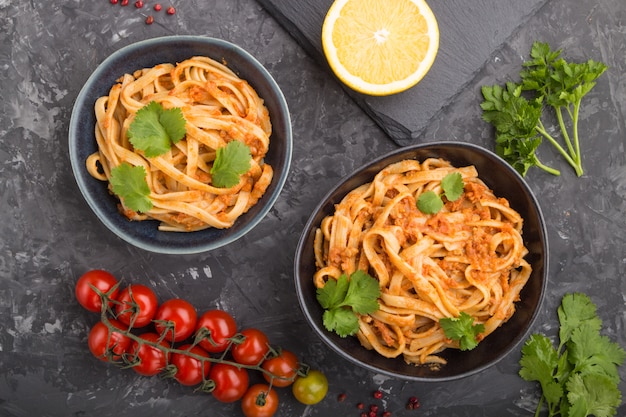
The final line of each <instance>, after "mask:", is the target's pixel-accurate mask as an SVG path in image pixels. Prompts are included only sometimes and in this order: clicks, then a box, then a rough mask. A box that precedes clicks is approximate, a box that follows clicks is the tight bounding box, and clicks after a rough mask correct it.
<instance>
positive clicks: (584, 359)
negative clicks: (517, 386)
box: [519, 293, 626, 417]
mask: <svg viewBox="0 0 626 417" xmlns="http://www.w3.org/2000/svg"><path fill="white" fill-rule="evenodd" d="M558 317H559V323H560V327H559V344H558V347H556V348H555V347H554V345H553V343H552V342H551V340H550V339H549V338H547V337H546V336H544V335H542V334H533V335H532V336H531V337H530V338H529V339H528V340H527V341H526V343H525V345H524V347H523V348H522V357H521V359H520V365H521V369H520V372H519V374H520V376H521V377H522V378H523V379H524V380H526V381H537V382H539V384H540V386H541V390H542V396H541V400H540V401H539V404H538V405H537V411H536V413H535V415H539V413H540V411H541V409H542V408H543V405H544V403H545V404H546V406H547V410H548V417H554V416H560V417H585V416H590V415H593V416H596V417H610V416H614V415H615V413H616V408H617V407H619V405H620V403H621V392H620V390H619V388H618V384H619V381H620V377H619V374H618V370H617V367H618V366H620V365H621V364H622V363H623V362H624V358H625V357H626V352H624V349H622V348H621V347H620V346H619V345H618V344H616V343H614V342H611V341H610V340H609V338H607V337H605V336H602V335H600V329H601V327H602V320H601V319H600V318H599V317H598V315H597V313H596V306H595V304H593V302H592V301H591V300H590V299H589V297H588V296H586V295H584V294H581V293H574V294H567V295H565V296H564V297H563V299H562V301H561V305H560V307H559V308H558Z"/></svg>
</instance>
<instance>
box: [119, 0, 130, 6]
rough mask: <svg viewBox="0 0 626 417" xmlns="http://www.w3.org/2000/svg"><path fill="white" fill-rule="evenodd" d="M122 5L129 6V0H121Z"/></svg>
mask: <svg viewBox="0 0 626 417" xmlns="http://www.w3.org/2000/svg"><path fill="white" fill-rule="evenodd" d="M120 5H122V6H128V0H122V1H121V2H120Z"/></svg>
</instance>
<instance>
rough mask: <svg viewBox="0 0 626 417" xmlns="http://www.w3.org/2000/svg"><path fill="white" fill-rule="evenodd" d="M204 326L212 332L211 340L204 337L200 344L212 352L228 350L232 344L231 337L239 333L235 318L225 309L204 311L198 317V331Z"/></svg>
mask: <svg viewBox="0 0 626 417" xmlns="http://www.w3.org/2000/svg"><path fill="white" fill-rule="evenodd" d="M202 328H204V329H205V330H207V331H208V332H210V336H211V340H209V339H202V340H201V341H200V343H199V344H200V346H202V348H203V349H204V350H206V351H207V352H211V353H219V352H223V351H224V350H226V348H227V347H228V345H229V344H230V340H229V339H230V338H231V337H233V336H234V335H235V333H237V323H236V322H235V319H234V318H233V316H231V315H230V314H228V313H227V312H225V311H223V310H209V311H206V312H205V313H203V314H202V315H201V316H200V317H199V318H198V323H197V324H196V333H198V331H200V329H202ZM212 342H213V343H212Z"/></svg>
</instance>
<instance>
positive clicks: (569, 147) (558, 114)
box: [554, 106, 576, 159]
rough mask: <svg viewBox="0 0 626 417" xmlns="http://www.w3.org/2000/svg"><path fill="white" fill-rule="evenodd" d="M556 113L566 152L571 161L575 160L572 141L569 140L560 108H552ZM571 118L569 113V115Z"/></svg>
mask: <svg viewBox="0 0 626 417" xmlns="http://www.w3.org/2000/svg"><path fill="white" fill-rule="evenodd" d="M554 110H555V111H556V118H557V119H558V120H559V126H560V127H561V134H562V135H563V139H564V140H565V144H566V145H567V150H568V151H569V154H570V156H571V157H572V159H574V158H576V152H575V151H574V147H573V146H572V141H571V140H570V138H569V133H568V132H567V127H566V126H565V122H564V121H563V111H562V106H558V107H554ZM568 113H569V108H568ZM570 116H571V113H570Z"/></svg>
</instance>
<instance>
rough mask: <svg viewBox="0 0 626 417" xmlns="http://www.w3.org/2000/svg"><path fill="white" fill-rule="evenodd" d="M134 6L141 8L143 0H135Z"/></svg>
mask: <svg viewBox="0 0 626 417" xmlns="http://www.w3.org/2000/svg"><path fill="white" fill-rule="evenodd" d="M135 7H136V8H138V9H141V8H142V7H143V1H141V0H137V1H136V2H135Z"/></svg>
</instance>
